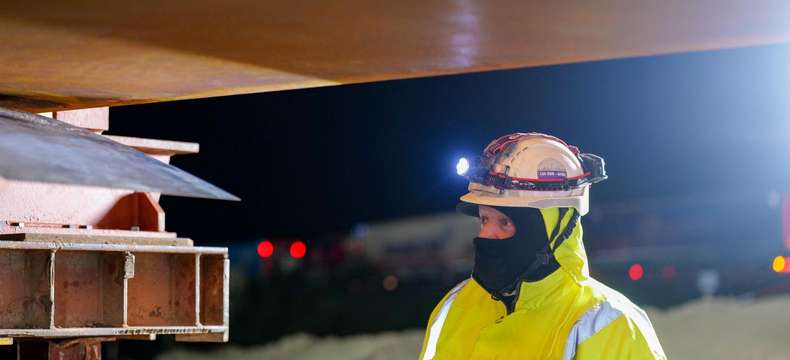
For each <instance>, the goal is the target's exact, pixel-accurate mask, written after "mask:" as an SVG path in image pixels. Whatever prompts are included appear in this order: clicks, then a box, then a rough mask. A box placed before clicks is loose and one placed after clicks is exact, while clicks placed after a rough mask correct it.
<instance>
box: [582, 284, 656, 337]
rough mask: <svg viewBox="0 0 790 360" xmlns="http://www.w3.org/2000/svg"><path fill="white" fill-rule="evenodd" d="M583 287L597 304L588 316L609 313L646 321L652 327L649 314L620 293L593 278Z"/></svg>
mask: <svg viewBox="0 0 790 360" xmlns="http://www.w3.org/2000/svg"><path fill="white" fill-rule="evenodd" d="M583 286H585V287H587V288H589V289H590V291H591V293H592V294H591V295H592V297H593V299H594V300H593V302H594V303H595V304H596V305H595V306H593V308H591V309H590V310H589V311H588V312H587V315H589V314H592V313H594V312H599V313H600V312H609V313H610V314H609V316H625V317H627V318H629V319H633V320H640V321H641V320H645V321H646V322H647V325H650V320H649V319H648V317H647V313H645V311H644V310H642V309H641V308H640V307H639V306H637V305H636V304H634V303H633V302H631V300H630V299H628V298H627V297H626V296H625V295H623V294H621V293H620V292H619V291H617V290H615V289H612V288H610V287H609V286H607V285H605V284H604V283H601V282H600V281H598V280H595V279H592V278H590V279H588V280H587V281H585V282H584V284H583ZM640 327H641V326H640ZM651 328H652V326H651Z"/></svg>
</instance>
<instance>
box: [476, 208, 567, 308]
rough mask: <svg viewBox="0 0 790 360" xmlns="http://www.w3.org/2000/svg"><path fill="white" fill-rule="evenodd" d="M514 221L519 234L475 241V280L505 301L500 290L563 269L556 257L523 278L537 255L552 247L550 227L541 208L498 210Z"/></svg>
mask: <svg viewBox="0 0 790 360" xmlns="http://www.w3.org/2000/svg"><path fill="white" fill-rule="evenodd" d="M494 208H495V209H497V210H499V211H501V212H502V213H504V214H505V215H507V216H508V217H510V219H511V220H512V221H513V225H515V226H516V233H515V234H514V235H513V236H512V237H510V238H507V239H486V238H479V237H478V238H475V239H474V247H475V267H474V270H473V271H472V277H474V279H475V280H477V282H478V283H480V285H482V286H483V288H485V289H486V290H487V291H488V292H489V293H490V294H491V295H493V296H496V297H498V298H500V299H502V298H503V297H504V296H503V294H500V293H499V292H500V291H503V290H504V291H510V290H513V289H504V288H505V287H507V286H509V285H511V284H513V283H515V282H517V280H523V281H538V280H540V279H543V278H545V277H546V276H549V275H550V274H551V273H553V272H554V271H555V270H557V269H558V268H559V267H560V264H559V263H558V262H557V260H556V259H555V258H554V257H553V256H552V257H550V261H549V263H548V264H545V265H542V266H540V267H538V268H537V269H536V270H535V271H533V272H532V273H530V274H527V275H526V276H524V277H523V278H522V279H518V278H519V277H520V275H522V274H523V273H524V271H526V270H527V269H528V268H529V267H530V265H532V263H533V262H535V260H536V259H537V253H538V252H541V251H543V250H544V249H545V248H546V245H547V244H548V236H547V235H546V226H545V224H544V222H543V215H542V214H541V212H540V210H539V209H534V208H526V207H523V208H516V207H494Z"/></svg>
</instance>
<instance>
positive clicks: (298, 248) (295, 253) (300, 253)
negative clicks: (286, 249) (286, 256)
mask: <svg viewBox="0 0 790 360" xmlns="http://www.w3.org/2000/svg"><path fill="white" fill-rule="evenodd" d="M290 253H291V257H292V258H294V259H301V258H303V257H304V255H305V254H306V253H307V245H305V244H304V243H303V242H301V241H299V240H297V241H294V242H292V243H291V249H290Z"/></svg>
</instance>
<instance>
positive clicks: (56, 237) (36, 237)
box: [0, 232, 194, 246]
mask: <svg viewBox="0 0 790 360" xmlns="http://www.w3.org/2000/svg"><path fill="white" fill-rule="evenodd" d="M134 233H135V235H138V236H117V235H116V236H111V235H75V234H65V233H60V234H58V233H45V234H39V233H18V234H0V240H11V241H37V242H54V243H84V244H116V245H118V244H136V245H164V246H192V245H194V242H193V241H192V239H188V238H177V237H172V238H147V237H141V236H139V232H134Z"/></svg>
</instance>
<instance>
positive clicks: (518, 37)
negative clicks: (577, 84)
mask: <svg viewBox="0 0 790 360" xmlns="http://www.w3.org/2000/svg"><path fill="white" fill-rule="evenodd" d="M788 18H790V2H788V1H783V0H767V1H733V0H697V1H686V0H671V1H633V0H607V1H542V0H499V1H483V0H458V1H453V0H439V1H423V0H397V1H370V0H338V1H331V2H323V1H311V0H225V1H222V4H221V6H218V3H217V2H216V1H211V0H168V1H99V0H71V1H51V0H24V1H21V0H4V1H0V30H2V31H0V64H2V66H0V106H7V107H11V108H15V109H23V110H27V111H32V112H44V111H51V110H62V109H76V108H88V107H99V106H114V105H121V104H135V103H144V102H154V101H169V100H175V99H187V98H203V97H209V96H221V95H232V94H245V93H256V92H264V91H277V90H285V89H299V88H306V87H316V86H327V85H336V84H349V83H360V82H368V81H381V80H389V79H403V78H414V77H420V76H432V75H442V74H457V73H468V72H473V71H486V70H494V69H512V68H519V67H527V66H541V65H551V64H563V63H573V62H579V61H591V60H603V59H614V58H624V57H633V56H648V55H656V54H668V53H676V52H686V51H701V50H711V49H722V48H732V47H741V46H752V45H760V44H770V43H780V42H785V41H788V40H790V26H789V25H790V22H788Z"/></svg>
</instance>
